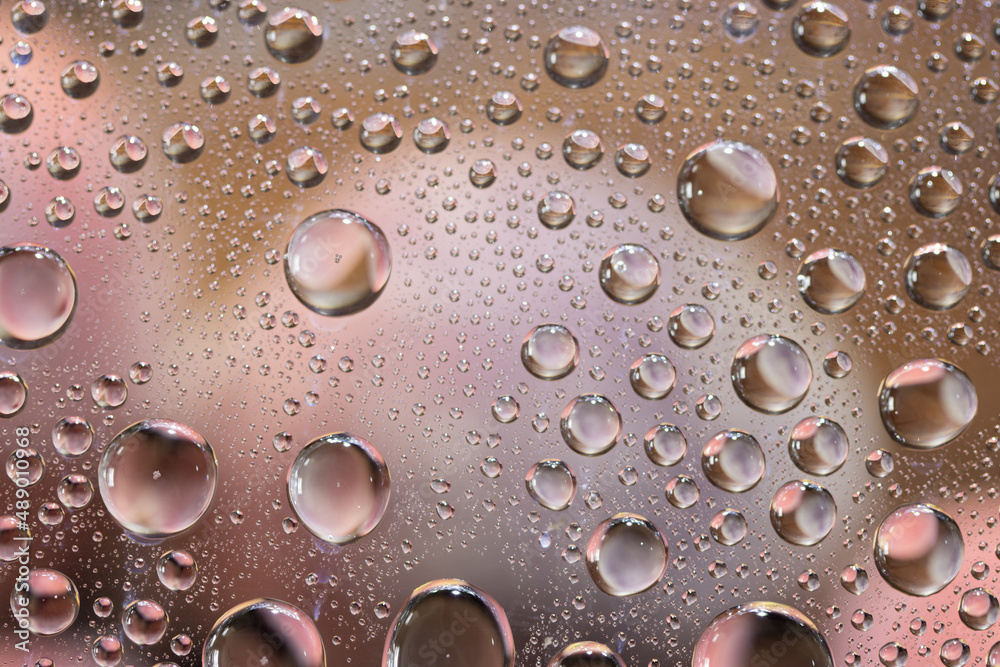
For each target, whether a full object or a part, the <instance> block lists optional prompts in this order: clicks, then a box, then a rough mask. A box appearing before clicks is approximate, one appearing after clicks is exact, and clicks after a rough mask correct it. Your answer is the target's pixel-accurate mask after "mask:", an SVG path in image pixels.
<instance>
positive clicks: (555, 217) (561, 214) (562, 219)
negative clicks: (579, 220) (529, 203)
mask: <svg viewBox="0 0 1000 667" xmlns="http://www.w3.org/2000/svg"><path fill="white" fill-rule="evenodd" d="M575 217H576V202H575V201H573V197H571V196H570V195H569V194H567V193H565V192H561V191H558V190H557V191H555V192H549V193H548V194H546V195H545V196H544V197H542V199H541V200H540V201H539V202H538V220H539V221H540V222H541V223H542V224H543V225H545V226H546V227H548V228H549V229H562V228H563V227H565V226H566V225H568V224H569V223H571V222H573V218H575Z"/></svg>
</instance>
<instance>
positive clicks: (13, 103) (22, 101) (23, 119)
mask: <svg viewBox="0 0 1000 667" xmlns="http://www.w3.org/2000/svg"><path fill="white" fill-rule="evenodd" d="M34 117H35V112H34V110H33V109H32V107H31V102H29V101H28V98H27V97H25V96H24V95H19V94H18V93H9V94H7V95H4V96H3V97H0V131H2V132H6V133H7V134H17V133H18V132H24V131H25V130H27V129H28V126H29V125H31V121H32V119H34Z"/></svg>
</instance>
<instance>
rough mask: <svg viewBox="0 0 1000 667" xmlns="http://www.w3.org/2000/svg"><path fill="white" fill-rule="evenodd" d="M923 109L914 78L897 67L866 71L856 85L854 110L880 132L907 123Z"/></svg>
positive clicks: (887, 66) (884, 66)
mask: <svg viewBox="0 0 1000 667" xmlns="http://www.w3.org/2000/svg"><path fill="white" fill-rule="evenodd" d="M919 107H920V97H919V90H918V88H917V82H916V81H914V80H913V77H912V76H910V75H909V74H907V73H906V72H904V71H903V70H901V69H899V68H897V67H894V66H893V65H877V66H875V67H871V68H869V69H867V70H865V72H864V74H862V75H861V78H860V79H858V82H857V84H856V85H855V86H854V108H855V109H857V112H858V115H859V116H860V117H861V120H863V121H865V122H866V123H868V124H869V125H871V126H872V127H877V128H879V129H880V130H892V129H895V128H897V127H899V126H901V125H903V124H905V123H907V122H908V121H909V120H910V119H911V118H913V116H914V114H916V113H917V109H918V108H919Z"/></svg>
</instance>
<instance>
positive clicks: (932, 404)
mask: <svg viewBox="0 0 1000 667" xmlns="http://www.w3.org/2000/svg"><path fill="white" fill-rule="evenodd" d="M978 406H979V399H978V397H977V395H976V388H975V386H973V384H972V380H970V379H969V376H968V375H966V374H965V372H964V371H963V370H962V369H961V368H959V367H958V366H954V365H952V364H949V363H948V362H946V361H941V360H940V359H920V360H917V361H911V362H909V363H906V364H903V365H902V366H900V367H899V368H897V369H896V370H894V371H892V372H891V373H889V375H887V376H886V378H885V379H884V380H883V381H882V386H881V387H880V388H879V412H880V414H881V415H882V423H883V424H884V425H885V429H886V431H888V432H889V435H891V436H892V437H893V438H894V439H895V440H896V441H897V442H899V443H901V444H903V445H906V446H908V447H914V448H916V449H935V448H937V447H940V446H942V445H945V444H947V443H949V442H951V441H952V440H954V439H955V438H957V437H958V436H959V435H960V434H961V433H962V432H963V431H964V430H965V429H966V428H967V427H968V426H969V424H970V423H971V422H972V419H973V417H975V416H976V409H977V408H978Z"/></svg>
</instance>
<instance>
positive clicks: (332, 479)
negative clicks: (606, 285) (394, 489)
mask: <svg viewBox="0 0 1000 667" xmlns="http://www.w3.org/2000/svg"><path fill="white" fill-rule="evenodd" d="M389 494H390V479H389V469H388V468H387V467H386V465H385V460H384V459H383V458H382V455H381V454H380V453H379V452H378V450H377V449H375V447H374V446H373V445H372V444H371V443H370V442H368V441H367V440H365V439H364V438H361V437H358V436H356V435H352V434H350V433H331V434H330V435H325V436H323V437H321V438H317V439H316V440H313V441H312V442H310V443H309V444H308V445H306V446H305V447H304V448H303V449H302V451H301V452H299V454H298V456H296V457H295V462H294V463H293V464H292V467H291V468H290V469H289V471H288V498H289V500H290V501H291V504H292V509H294V510H295V514H296V516H298V518H299V519H300V520H301V521H302V523H303V524H304V525H305V527H306V528H308V529H309V531H310V532H311V533H313V534H314V535H315V536H316V537H318V538H320V539H321V540H323V541H325V542H330V543H332V544H348V543H350V542H353V541H355V540H357V539H360V538H362V537H364V536H365V535H367V534H368V533H370V532H372V531H373V530H374V529H375V526H377V525H378V523H379V521H380V520H381V519H382V515H383V514H385V509H386V507H387V506H388V505H389Z"/></svg>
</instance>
